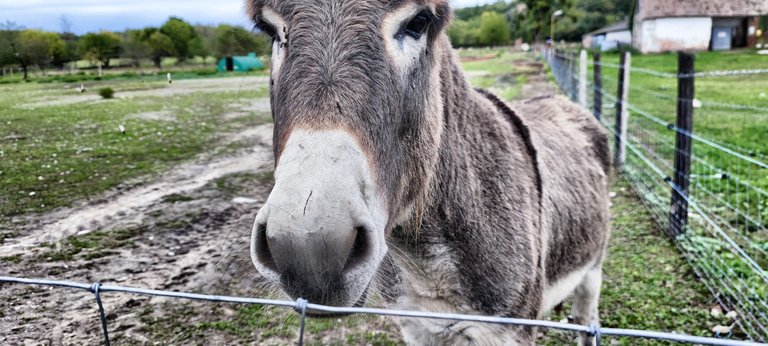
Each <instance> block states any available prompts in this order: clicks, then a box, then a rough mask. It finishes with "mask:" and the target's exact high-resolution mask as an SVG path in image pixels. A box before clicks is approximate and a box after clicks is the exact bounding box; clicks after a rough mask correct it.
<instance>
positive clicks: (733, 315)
mask: <svg viewBox="0 0 768 346" xmlns="http://www.w3.org/2000/svg"><path fill="white" fill-rule="evenodd" d="M725 317H728V318H730V319H732V320H735V319H736V317H739V313H738V312H736V310H731V311H728V313H727V314H725Z"/></svg>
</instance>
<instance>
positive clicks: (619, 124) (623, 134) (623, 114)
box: [613, 52, 632, 169]
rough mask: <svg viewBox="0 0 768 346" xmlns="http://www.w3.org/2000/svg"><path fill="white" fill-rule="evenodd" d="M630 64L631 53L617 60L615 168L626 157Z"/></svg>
mask: <svg viewBox="0 0 768 346" xmlns="http://www.w3.org/2000/svg"><path fill="white" fill-rule="evenodd" d="M631 65H632V55H630V53H629V52H624V53H623V54H621V55H620V61H619V89H618V90H617V91H616V95H617V100H616V150H615V155H614V158H613V163H614V164H615V165H616V167H617V168H619V169H620V168H621V167H622V166H623V165H624V161H625V160H626V159H627V143H626V140H627V118H628V117H629V112H628V111H627V106H626V103H627V102H628V100H629V72H630V66H631Z"/></svg>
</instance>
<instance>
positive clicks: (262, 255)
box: [255, 223, 277, 271]
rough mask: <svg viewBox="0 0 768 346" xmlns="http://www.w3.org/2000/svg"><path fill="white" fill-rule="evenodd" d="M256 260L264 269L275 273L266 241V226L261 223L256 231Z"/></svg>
mask: <svg viewBox="0 0 768 346" xmlns="http://www.w3.org/2000/svg"><path fill="white" fill-rule="evenodd" d="M255 246H256V258H257V259H258V260H259V262H261V264H262V265H264V266H265V267H267V268H269V269H271V270H274V271H277V266H276V265H275V259H274V258H272V251H271V250H269V242H268V241H267V224H266V223H263V224H260V225H259V226H258V228H257V229H256V244H255Z"/></svg>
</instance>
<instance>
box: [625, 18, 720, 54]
mask: <svg viewBox="0 0 768 346" xmlns="http://www.w3.org/2000/svg"><path fill="white" fill-rule="evenodd" d="M634 31H635V37H634V38H633V41H632V43H633V46H634V47H635V48H637V49H638V50H640V51H641V52H643V53H661V52H671V51H678V50H693V51H696V50H707V49H709V42H710V39H711V37H712V18H709V17H680V18H657V19H646V20H641V21H635V30H634Z"/></svg>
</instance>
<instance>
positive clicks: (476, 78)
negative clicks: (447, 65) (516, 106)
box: [459, 48, 539, 101]
mask: <svg viewBox="0 0 768 346" xmlns="http://www.w3.org/2000/svg"><path fill="white" fill-rule="evenodd" d="M459 56H460V57H461V58H462V59H464V60H465V61H462V62H461V67H462V68H463V69H464V71H467V72H468V73H469V74H470V76H471V77H470V78H469V81H470V83H471V84H472V86H473V87H475V88H482V89H488V90H490V91H491V92H493V93H494V94H496V95H498V96H499V97H500V98H501V99H503V100H506V101H512V100H516V99H518V98H519V97H520V94H521V91H522V87H523V85H525V84H526V83H527V82H528V80H527V77H526V76H527V75H528V74H532V73H538V72H539V68H537V67H533V66H531V65H529V63H533V62H534V61H533V59H532V58H531V55H530V54H525V53H513V52H511V51H510V50H509V48H495V49H472V50H463V51H459ZM487 57H493V58H491V59H488V60H481V61H472V60H473V58H487Z"/></svg>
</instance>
